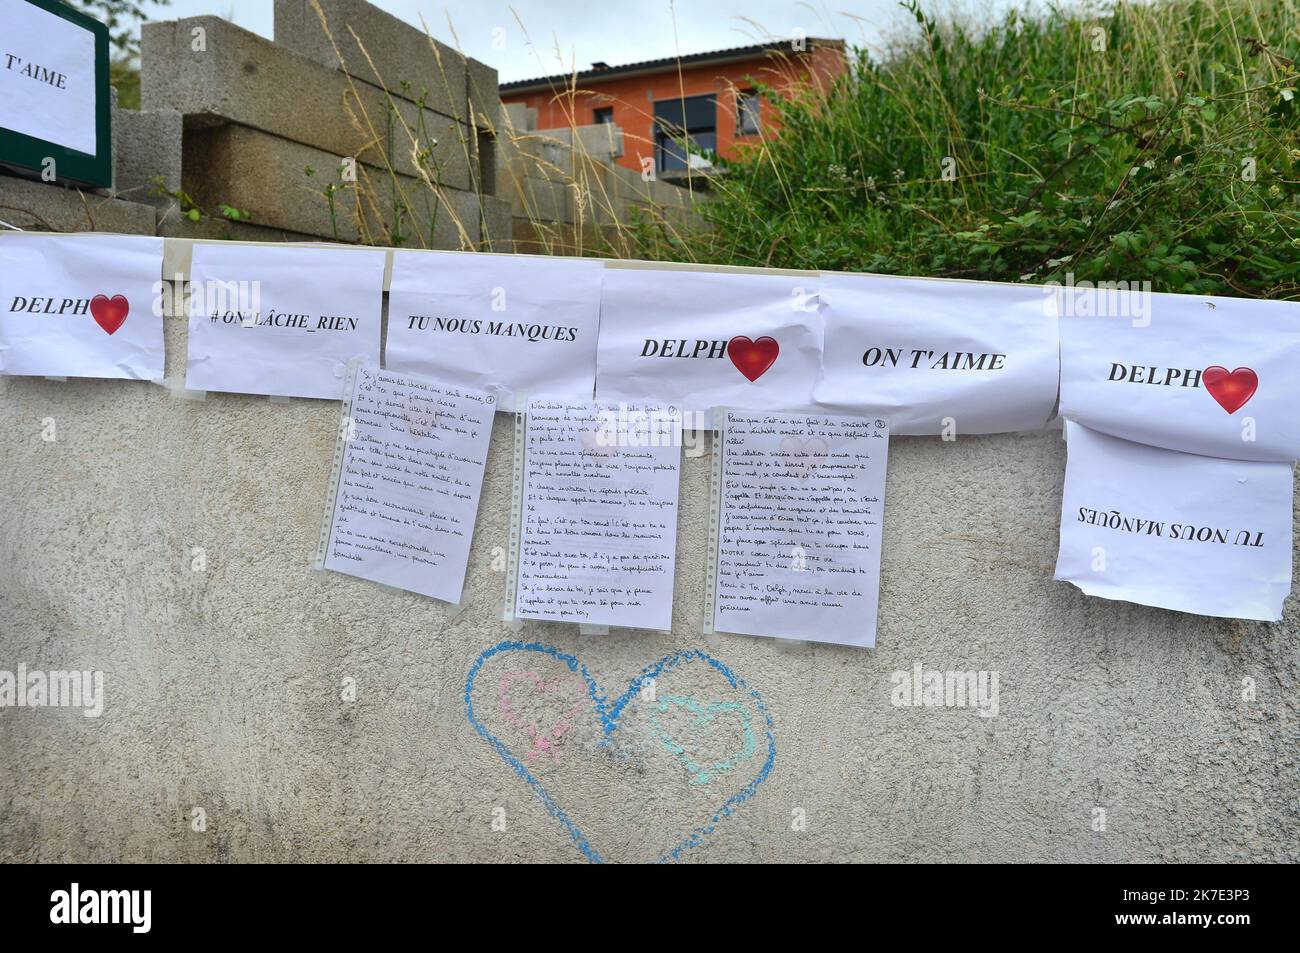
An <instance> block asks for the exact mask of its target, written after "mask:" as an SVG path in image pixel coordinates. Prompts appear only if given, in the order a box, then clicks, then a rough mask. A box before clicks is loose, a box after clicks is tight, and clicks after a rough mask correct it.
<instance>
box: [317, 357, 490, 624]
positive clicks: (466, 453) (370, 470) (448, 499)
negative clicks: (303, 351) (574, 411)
mask: <svg viewBox="0 0 1300 953" xmlns="http://www.w3.org/2000/svg"><path fill="white" fill-rule="evenodd" d="M495 410H496V401H495V398H493V397H492V396H491V395H489V394H485V393H483V392H482V391H476V390H472V389H470V388H466V387H454V386H451V385H446V384H443V383H441V382H439V381H436V380H434V379H433V378H428V377H420V376H416V375H413V374H394V373H392V372H391V371H381V370H377V369H374V368H371V367H368V366H364V365H363V366H361V367H359V368H358V369H357V377H356V384H355V386H354V388H353V391H352V409H351V415H350V417H349V419H347V420H345V421H344V425H343V432H342V433H340V435H339V437H340V441H341V443H342V447H343V449H342V460H341V469H340V473H339V485H338V493H337V494H336V497H335V501H334V515H333V520H332V521H331V525H330V529H329V540H328V544H327V549H326V553H325V562H324V566H325V568H326V569H334V570H337V571H338V572H344V573H347V574H349V575H352V576H360V577H361V578H362V579H369V580H371V581H372V582H378V583H383V584H384V585H388V586H395V587H397V588H399V589H406V590H409V591H410V592H418V593H420V594H421V595H426V596H432V597H433V598H435V599H443V600H445V601H447V602H459V601H460V593H461V588H462V587H463V586H464V584H465V565H466V562H467V561H468V559H469V544H470V540H471V539H472V538H473V535H474V519H475V516H476V515H477V513H478V498H479V490H480V489H481V488H482V485H483V470H484V467H485V465H486V463H487V452H488V441H489V439H490V438H491V435H492V415H493V412H494V411H495Z"/></svg>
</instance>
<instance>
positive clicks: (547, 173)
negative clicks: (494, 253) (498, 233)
mask: <svg viewBox="0 0 1300 953" xmlns="http://www.w3.org/2000/svg"><path fill="white" fill-rule="evenodd" d="M535 118H536V117H535V115H534V114H532V111H530V110H529V109H528V108H527V107H526V106H524V105H523V104H522V103H515V104H511V105H503V106H502V109H501V113H500V119H499V122H498V130H499V132H498V136H497V141H498V154H499V161H498V180H499V181H500V182H501V187H502V191H503V194H504V195H505V196H506V197H507V198H509V200H510V203H511V206H510V214H511V216H512V218H513V228H512V231H511V235H512V237H513V238H514V241H515V247H516V248H517V249H518V250H519V251H528V252H541V253H548V254H584V253H588V252H590V251H592V250H593V249H594V250H596V251H597V252H599V253H603V254H606V255H609V256H612V257H626V256H628V255H631V254H633V253H634V252H633V249H632V247H631V244H630V242H629V240H628V235H627V231H626V228H625V226H627V225H628V224H629V223H630V222H631V221H632V219H633V217H634V215H636V214H638V212H640V213H641V214H644V215H647V216H652V217H653V218H654V219H656V220H659V221H662V222H664V223H666V224H667V225H668V226H669V227H672V228H676V229H678V230H689V229H691V228H696V227H699V226H700V221H701V220H700V218H699V216H698V215H697V214H696V210H695V209H696V203H697V202H700V201H705V200H706V198H707V196H705V195H704V194H703V193H692V192H691V191H688V190H687V189H685V188H682V187H680V186H677V185H674V184H672V183H668V182H661V181H659V180H657V179H655V178H654V177H653V176H643V175H641V174H638V173H636V172H633V171H631V170H630V169H625V168H623V167H622V166H620V165H618V164H617V162H616V160H617V158H618V156H620V155H621V154H622V151H623V133H622V130H620V129H619V128H618V127H617V126H615V125H613V124H604V125H591V126H573V127H570V128H567V129H536V128H534V125H535Z"/></svg>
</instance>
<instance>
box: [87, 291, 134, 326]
mask: <svg viewBox="0 0 1300 953" xmlns="http://www.w3.org/2000/svg"><path fill="white" fill-rule="evenodd" d="M130 311H131V303H130V302H129V301H127V300H126V298H124V297H122V296H121V295H113V297H111V298H110V297H108V295H95V297H93V298H91V299H90V316H91V317H92V318H94V319H95V323H96V324H98V325H99V326H100V327H101V328H103V329H104V333H105V334H112V333H113V332H114V331H116V330H117V329H118V328H120V327H121V326H122V325H123V324H125V323H126V316H127V314H129V313H130Z"/></svg>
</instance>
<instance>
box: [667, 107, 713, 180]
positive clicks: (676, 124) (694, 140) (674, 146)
mask: <svg viewBox="0 0 1300 953" xmlns="http://www.w3.org/2000/svg"><path fill="white" fill-rule="evenodd" d="M654 109H655V127H654V128H655V166H656V168H657V169H658V170H659V171H660V172H672V171H675V170H684V169H687V168H691V169H706V168H708V167H709V166H710V165H711V163H710V162H709V160H708V159H707V158H706V157H704V156H702V155H699V154H698V153H699V151H700V150H704V151H706V152H713V151H715V150H716V149H717V148H718V103H717V100H716V98H715V97H713V96H712V95H709V96H687V97H686V98H684V99H683V98H680V97H679V98H677V99H665V100H662V101H661V102H657V103H655V104H654ZM687 144H689V148H687Z"/></svg>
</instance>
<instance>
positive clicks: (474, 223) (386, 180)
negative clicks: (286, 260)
mask: <svg viewBox="0 0 1300 953" xmlns="http://www.w3.org/2000/svg"><path fill="white" fill-rule="evenodd" d="M319 8H320V11H321V14H323V15H324V18H323V19H322V16H321V15H320V14H318V13H317V11H316V9H315V8H314V7H313V5H312V4H311V3H309V2H307V0H276V3H275V41H274V42H272V41H270V40H266V39H264V38H262V37H260V36H257V35H256V34H253V33H250V32H248V31H246V30H242V29H240V28H239V27H237V26H235V25H233V24H231V23H229V22H227V21H225V20H222V19H220V18H218V17H207V16H205V17H192V18H189V19H183V20H176V21H167V22H160V23H149V24H146V25H145V26H144V29H143V32H142V39H141V63H142V76H141V100H142V103H143V105H144V106H145V107H146V108H149V109H158V108H165V109H169V110H173V111H175V112H177V113H180V114H181V116H183V117H184V128H185V135H184V148H183V160H182V176H181V177H182V182H183V184H184V187H185V191H186V192H187V193H188V194H189V195H190V197H192V199H193V200H194V202H195V203H196V204H197V205H199V206H200V207H202V208H204V209H205V210H216V209H218V208H219V207H220V206H221V205H228V206H233V207H234V208H236V209H239V210H240V211H241V212H243V211H246V212H248V213H250V215H251V218H249V219H247V220H243V221H240V222H238V223H235V224H234V225H232V224H231V223H229V222H225V221H221V220H220V219H219V218H216V217H214V219H211V220H208V221H207V222H206V223H205V227H204V228H200V229H195V228H193V227H191V226H190V224H189V223H187V222H184V221H179V222H177V223H176V224H175V226H174V227H172V228H168V229H166V230H165V234H169V235H177V236H185V237H204V236H206V235H208V234H211V233H212V231H213V230H214V229H215V230H217V231H218V232H220V233H223V234H229V235H230V237H234V238H240V239H246V240H265V239H268V238H270V239H274V238H277V237H278V238H288V239H297V240H308V239H311V240H319V239H327V240H333V241H343V242H358V241H364V242H368V243H374V244H400V245H405V246H408V247H417V248H420V247H423V248H466V249H472V248H487V247H493V248H496V249H497V250H503V249H504V250H508V247H507V242H508V235H507V232H508V220H507V207H506V205H505V203H504V202H502V201H500V200H499V199H498V198H497V196H496V182H495V172H496V157H495V150H494V148H493V142H492V135H493V133H492V130H491V129H490V127H489V126H488V124H487V117H490V116H492V115H493V114H494V113H495V109H496V105H497V102H498V100H497V80H496V71H495V70H492V69H490V68H488V67H487V66H484V65H483V64H482V63H479V62H477V61H475V60H472V59H468V58H466V57H464V56H462V55H461V54H459V53H458V52H456V51H455V50H453V49H451V48H450V47H447V46H445V45H443V44H441V43H438V42H436V41H434V40H432V39H430V38H429V37H428V36H426V35H425V34H424V33H423V32H422V31H420V30H418V29H416V28H414V27H411V26H409V25H407V24H406V23H403V22H402V21H400V20H398V19H396V18H395V17H392V16H390V15H388V14H387V13H384V12H383V11H381V10H379V9H378V8H376V7H373V6H371V5H370V4H369V3H365V2H363V0H320V3H319ZM268 232H270V233H274V234H268Z"/></svg>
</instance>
